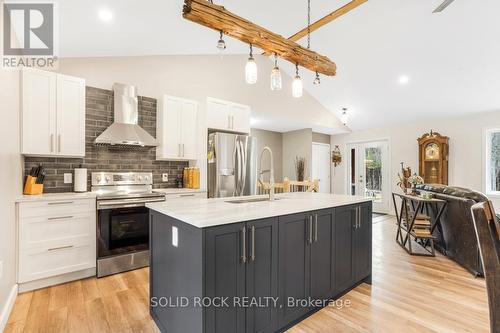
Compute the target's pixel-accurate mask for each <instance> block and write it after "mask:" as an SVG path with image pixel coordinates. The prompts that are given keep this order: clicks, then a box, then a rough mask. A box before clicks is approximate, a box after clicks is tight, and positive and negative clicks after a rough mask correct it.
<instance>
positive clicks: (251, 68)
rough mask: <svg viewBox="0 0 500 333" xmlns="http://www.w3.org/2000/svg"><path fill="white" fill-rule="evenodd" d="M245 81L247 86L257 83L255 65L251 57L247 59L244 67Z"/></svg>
mask: <svg viewBox="0 0 500 333" xmlns="http://www.w3.org/2000/svg"><path fill="white" fill-rule="evenodd" d="M245 80H246V81H247V83H248V84H255V83H257V63H256V62H255V59H254V58H253V57H250V58H248V61H247V64H246V65H245Z"/></svg>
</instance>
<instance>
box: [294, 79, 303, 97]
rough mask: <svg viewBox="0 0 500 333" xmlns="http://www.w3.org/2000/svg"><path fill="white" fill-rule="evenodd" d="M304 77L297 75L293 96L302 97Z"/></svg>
mask: <svg viewBox="0 0 500 333" xmlns="http://www.w3.org/2000/svg"><path fill="white" fill-rule="evenodd" d="M302 89H303V86H302V78H301V77H300V76H299V75H295V77H294V78H293V83H292V96H293V97H295V98H299V97H302Z"/></svg>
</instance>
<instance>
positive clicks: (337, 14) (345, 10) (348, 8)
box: [288, 0, 368, 42]
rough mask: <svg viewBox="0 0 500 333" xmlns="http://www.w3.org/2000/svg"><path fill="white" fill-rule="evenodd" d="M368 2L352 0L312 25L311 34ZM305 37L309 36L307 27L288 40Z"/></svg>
mask: <svg viewBox="0 0 500 333" xmlns="http://www.w3.org/2000/svg"><path fill="white" fill-rule="evenodd" d="M367 1H368V0H352V1H351V2H349V3H347V4H345V5H344V6H342V7H340V8H339V9H337V10H335V11H333V12H331V13H330V14H328V15H326V16H323V17H322V18H320V19H319V20H317V21H316V22H314V23H312V24H311V27H310V30H311V32H313V31H316V30H318V29H319V28H321V27H322V26H324V25H326V24H328V23H330V22H332V21H334V20H336V19H338V18H339V17H341V16H343V15H345V14H347V13H349V12H350V11H351V10H353V9H355V8H357V7H359V6H361V5H362V4H364V3H365V2H367ZM305 36H307V27H305V28H304V29H302V30H300V31H299V32H297V33H295V34H293V35H292V36H290V37H289V38H288V39H289V40H293V41H294V42H296V41H298V40H299V39H301V38H302V37H305Z"/></svg>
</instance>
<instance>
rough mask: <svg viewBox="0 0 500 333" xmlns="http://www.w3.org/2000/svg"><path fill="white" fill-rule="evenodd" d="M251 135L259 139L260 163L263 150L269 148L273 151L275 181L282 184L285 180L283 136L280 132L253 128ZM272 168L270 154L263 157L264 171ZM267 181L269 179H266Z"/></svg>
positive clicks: (258, 153)
mask: <svg viewBox="0 0 500 333" xmlns="http://www.w3.org/2000/svg"><path fill="white" fill-rule="evenodd" d="M250 135H251V136H253V137H256V138H257V156H258V161H257V163H261V162H260V153H261V151H262V148H264V147H266V146H267V147H269V148H271V150H272V151H273V160H274V180H275V181H276V182H282V180H283V170H282V169H283V168H282V166H283V154H282V152H283V135H282V134H281V133H279V132H273V131H266V130H261V129H257V128H252V130H251V131H250ZM270 167H271V159H270V157H269V155H268V154H265V155H264V156H263V157H262V169H264V170H265V169H269V168H270ZM266 179H267V178H266Z"/></svg>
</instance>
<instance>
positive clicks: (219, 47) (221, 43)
mask: <svg viewBox="0 0 500 333" xmlns="http://www.w3.org/2000/svg"><path fill="white" fill-rule="evenodd" d="M225 49H226V42H225V41H224V39H222V38H221V39H219V41H218V42H217V50H218V51H219V52H222V51H224V50H225Z"/></svg>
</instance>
